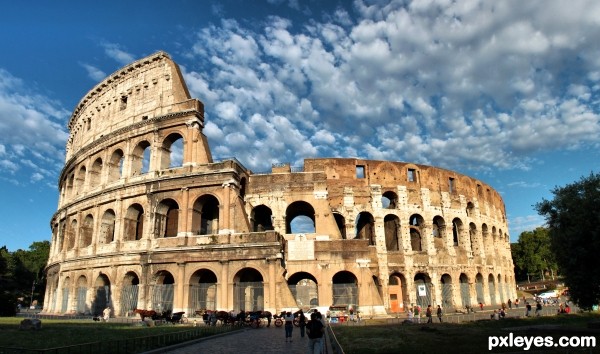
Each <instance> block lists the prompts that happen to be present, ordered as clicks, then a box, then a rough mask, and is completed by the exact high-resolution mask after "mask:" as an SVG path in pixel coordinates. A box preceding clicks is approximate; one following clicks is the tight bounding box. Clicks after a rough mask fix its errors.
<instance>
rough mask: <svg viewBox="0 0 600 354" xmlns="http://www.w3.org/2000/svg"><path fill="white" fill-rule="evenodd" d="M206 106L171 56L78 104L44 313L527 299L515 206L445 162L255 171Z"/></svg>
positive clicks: (151, 60)
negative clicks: (516, 260)
mask: <svg viewBox="0 0 600 354" xmlns="http://www.w3.org/2000/svg"><path fill="white" fill-rule="evenodd" d="M203 127H204V111H203V104H202V102H200V101H198V100H196V99H193V98H190V95H189V93H188V90H187V87H186V85H185V82H184V81H183V79H182V76H181V73H180V71H179V68H178V67H177V65H176V64H175V63H174V62H173V61H172V60H171V59H170V57H169V56H168V55H167V54H166V53H163V52H158V53H155V54H153V55H151V56H149V57H147V58H144V59H141V60H139V61H136V62H134V63H132V64H130V65H128V66H126V67H124V68H122V69H121V70H119V71H117V72H115V73H114V74H112V75H111V76H109V77H108V78H106V79H105V80H104V81H102V82H101V83H99V84H98V85H96V86H95V87H94V88H93V89H92V90H91V91H90V92H89V93H88V94H87V95H86V96H85V97H84V98H83V99H82V100H81V102H80V103H79V104H78V106H77V107H76V109H75V111H74V112H73V115H72V116H71V118H70V121H69V130H70V138H69V140H68V142H67V147H66V151H67V156H66V163H65V166H64V169H63V170H62V173H61V176H60V180H59V191H60V198H59V206H58V210H57V212H56V213H55V214H54V216H53V217H52V221H51V227H52V246H51V252H50V259H49V262H48V266H47V269H46V271H47V276H48V286H47V289H46V302H45V304H44V311H45V312H49V313H92V314H96V313H100V312H101V311H102V309H103V308H104V307H106V306H112V307H113V309H114V313H115V314H116V315H131V314H132V312H133V310H134V309H136V308H140V309H154V310H170V309H171V310H174V311H186V312H187V313H190V314H193V313H194V311H195V310H199V309H203V308H208V309H218V310H232V309H235V310H239V309H244V310H257V309H264V310H269V311H271V312H275V311H277V312H278V311H280V310H282V309H288V308H298V307H302V308H308V307H313V306H330V305H344V306H348V305H353V306H358V307H360V310H361V311H362V312H363V314H367V315H368V314H385V313H394V312H401V311H404V310H405V309H406V307H407V306H409V305H411V304H420V305H422V306H423V305H427V304H441V305H442V306H443V307H446V308H448V309H450V308H463V307H464V306H465V305H471V304H472V305H475V304H477V303H479V302H482V303H485V304H499V303H501V302H504V301H507V300H508V299H509V298H513V299H514V297H515V296H516V291H515V279H514V272H513V264H512V258H511V255H510V247H509V237H508V233H507V229H508V227H507V221H506V212H505V208H504V204H503V201H502V198H501V197H500V195H499V194H498V193H497V192H496V191H495V190H493V189H492V188H491V187H490V186H489V185H486V184H485V183H483V182H481V181H479V180H476V179H474V178H470V177H468V176H464V175H461V174H459V173H456V172H453V171H450V170H445V169H441V168H436V167H432V166H425V165H418V164H411V163H403V162H388V161H371V160H362V159H355V158H350V159H338V158H336V159H329V158H323V159H306V160H305V161H304V166H303V167H302V168H295V167H291V166H290V165H289V164H281V165H275V166H273V168H272V171H271V172H270V173H253V172H252V171H250V170H248V169H246V168H245V167H244V166H243V165H242V164H241V163H240V162H238V161H237V160H235V159H227V160H222V161H213V158H212V156H211V153H210V150H209V145H208V141H207V139H206V136H205V135H204V134H203V133H202V131H203Z"/></svg>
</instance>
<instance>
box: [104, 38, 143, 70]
mask: <svg viewBox="0 0 600 354" xmlns="http://www.w3.org/2000/svg"><path fill="white" fill-rule="evenodd" d="M101 45H102V47H103V48H104V53H105V54H106V55H108V56H109V57H110V58H112V59H113V60H115V61H116V62H117V63H119V64H121V65H127V64H129V63H131V62H132V61H134V60H135V56H134V55H133V54H131V53H128V52H126V51H125V50H123V49H121V46H120V45H118V44H115V43H107V42H104V43H101Z"/></svg>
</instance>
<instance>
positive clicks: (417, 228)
mask: <svg viewBox="0 0 600 354" xmlns="http://www.w3.org/2000/svg"><path fill="white" fill-rule="evenodd" d="M423 224H424V220H423V217H422V216H421V215H419V214H413V215H411V216H410V218H409V230H410V246H411V248H412V250H413V251H415V252H421V251H423V242H422V237H421V235H422V231H423Z"/></svg>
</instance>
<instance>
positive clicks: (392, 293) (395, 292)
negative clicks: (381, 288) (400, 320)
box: [388, 273, 409, 312]
mask: <svg viewBox="0 0 600 354" xmlns="http://www.w3.org/2000/svg"><path fill="white" fill-rule="evenodd" d="M388 294H389V300H390V312H402V311H405V310H406V307H407V306H408V305H409V304H408V302H409V300H408V291H407V289H406V278H405V277H404V275H403V274H402V273H392V274H390V276H389V278H388Z"/></svg>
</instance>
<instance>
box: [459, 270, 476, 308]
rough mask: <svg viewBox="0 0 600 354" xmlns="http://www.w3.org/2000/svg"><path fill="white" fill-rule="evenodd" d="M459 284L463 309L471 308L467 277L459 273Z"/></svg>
mask: <svg viewBox="0 0 600 354" xmlns="http://www.w3.org/2000/svg"><path fill="white" fill-rule="evenodd" d="M458 281H459V283H460V299H461V302H462V305H463V307H467V306H469V307H470V306H472V305H473V304H471V290H470V287H469V277H468V276H467V275H466V274H465V273H460V277H459V278H458Z"/></svg>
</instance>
